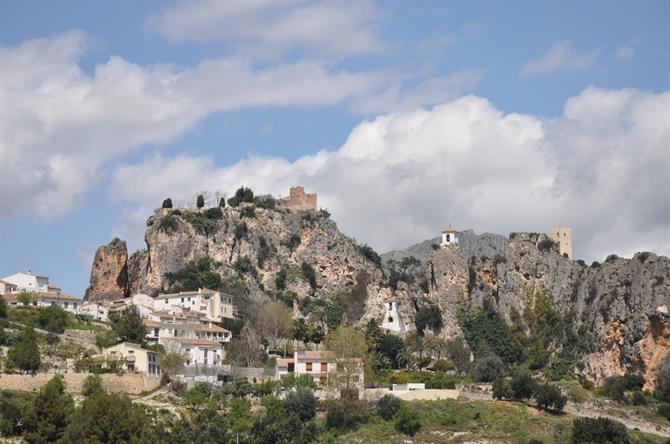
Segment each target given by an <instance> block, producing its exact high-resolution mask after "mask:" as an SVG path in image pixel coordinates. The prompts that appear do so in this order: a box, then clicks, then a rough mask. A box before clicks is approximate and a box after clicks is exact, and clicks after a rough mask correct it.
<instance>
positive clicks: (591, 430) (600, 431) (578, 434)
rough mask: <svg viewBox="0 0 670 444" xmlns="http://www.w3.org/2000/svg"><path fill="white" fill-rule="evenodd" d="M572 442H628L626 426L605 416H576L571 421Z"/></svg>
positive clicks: (621, 443) (618, 443)
mask: <svg viewBox="0 0 670 444" xmlns="http://www.w3.org/2000/svg"><path fill="white" fill-rule="evenodd" d="M572 442H573V443H575V444H577V443H617V444H624V443H625V444H627V443H630V442H631V441H630V437H629V436H628V431H627V430H626V426H625V425H623V424H621V423H620V422H618V421H613V420H611V419H607V418H595V419H594V418H577V419H575V420H574V421H573V423H572Z"/></svg>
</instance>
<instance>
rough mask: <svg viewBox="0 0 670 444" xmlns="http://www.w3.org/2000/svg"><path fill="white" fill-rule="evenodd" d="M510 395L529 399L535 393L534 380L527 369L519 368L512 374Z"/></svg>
mask: <svg viewBox="0 0 670 444" xmlns="http://www.w3.org/2000/svg"><path fill="white" fill-rule="evenodd" d="M510 384H511V386H512V395H513V396H514V399H529V398H531V397H532V396H533V394H534V393H535V380H534V379H533V375H532V374H531V373H530V371H529V370H526V369H519V370H517V371H516V372H515V373H514V374H513V375H512V381H511V383H510Z"/></svg>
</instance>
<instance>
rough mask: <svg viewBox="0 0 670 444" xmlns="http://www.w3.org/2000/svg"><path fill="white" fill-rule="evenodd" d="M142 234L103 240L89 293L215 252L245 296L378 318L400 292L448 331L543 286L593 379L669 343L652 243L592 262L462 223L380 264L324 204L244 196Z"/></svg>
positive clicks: (346, 317) (669, 272)
mask: <svg viewBox="0 0 670 444" xmlns="http://www.w3.org/2000/svg"><path fill="white" fill-rule="evenodd" d="M208 215H209V216H208ZM145 240H146V250H142V251H140V252H137V253H135V254H133V255H132V256H131V257H130V258H128V255H127V252H126V250H125V243H123V241H119V240H115V241H113V242H112V243H111V244H110V245H107V246H103V247H101V248H100V249H99V250H98V252H97V253H96V257H95V261H94V264H93V267H92V272H91V287H90V288H89V290H88V291H87V298H88V299H90V300H100V299H113V298H117V297H119V296H122V295H128V294H131V293H135V292H144V293H147V294H150V295H155V294H157V293H159V292H161V291H167V290H170V287H175V286H178V285H179V284H180V282H179V281H178V280H177V281H175V280H174V277H173V276H172V275H171V273H176V272H179V271H180V270H183V269H184V267H186V266H187V265H188V264H193V263H194V261H198V260H200V259H203V258H206V259H211V260H212V261H213V262H212V263H211V270H209V271H211V272H213V273H215V274H216V275H218V276H220V277H221V279H222V280H223V281H225V282H228V281H229V280H235V279H237V278H238V277H239V278H240V279H241V280H242V282H243V284H244V287H246V293H247V294H248V296H249V300H248V302H245V304H254V303H257V302H262V301H264V300H268V299H271V298H281V299H282V300H285V301H289V303H291V302H290V301H291V300H293V305H294V311H295V314H296V315H305V316H308V317H311V318H312V319H314V320H315V321H319V320H320V321H322V322H323V321H324V318H326V317H328V316H330V314H329V313H331V312H336V311H337V308H338V306H339V307H340V308H341V310H340V314H342V313H341V312H342V311H343V312H344V313H343V314H342V322H348V323H350V324H358V325H361V324H363V323H365V322H367V320H369V319H375V320H377V321H380V320H381V318H382V316H383V313H384V308H383V305H382V302H383V301H384V300H388V299H389V298H395V299H397V300H398V301H399V302H400V304H399V307H400V314H401V317H402V318H403V321H404V322H405V323H406V324H407V325H408V326H409V327H410V329H411V328H413V323H414V319H415V315H416V312H417V310H419V309H421V308H422V307H429V306H433V305H436V306H438V307H439V309H440V313H441V317H442V329H441V331H440V332H439V334H440V335H441V336H443V337H452V336H455V335H461V334H462V331H461V327H460V325H459V322H458V316H457V307H458V305H459V304H464V303H465V304H472V305H474V306H481V305H483V304H484V303H485V302H490V303H491V305H492V306H493V307H495V308H496V309H497V310H498V311H499V312H500V313H501V314H502V315H503V316H504V317H505V318H506V319H507V320H508V321H509V320H510V315H511V314H512V312H513V309H516V311H518V312H523V310H524V308H525V307H526V306H527V305H528V304H532V300H531V299H529V297H528V295H529V294H533V292H535V291H538V290H541V289H542V290H546V291H548V292H549V293H550V294H551V295H552V297H553V302H554V304H555V308H556V309H557V310H558V312H560V313H561V314H562V315H563V316H571V317H572V318H571V322H572V323H573V324H574V329H575V330H576V331H579V332H580V334H581V336H582V338H581V339H582V341H583V342H587V343H588V344H587V347H586V348H585V349H583V350H581V351H580V355H579V357H578V359H577V361H576V362H575V363H574V365H573V369H572V370H573V372H574V373H575V374H577V375H580V376H583V377H586V378H589V379H592V380H594V381H599V380H601V379H602V378H603V377H605V376H609V375H618V374H623V373H625V372H627V371H642V372H645V374H646V376H647V380H648V382H649V384H653V377H654V375H653V369H654V367H655V366H656V365H657V363H659V362H660V361H661V360H662V359H663V358H664V357H665V356H666V355H667V354H668V352H669V351H670V333H669V329H668V320H669V318H668V313H667V310H668V307H670V262H669V260H668V258H667V257H659V256H657V255H655V254H652V253H639V254H638V255H636V256H635V257H634V258H632V259H621V258H616V257H610V258H608V260H607V261H605V262H604V263H603V264H594V265H592V266H587V265H586V264H584V263H583V262H581V261H572V260H569V259H567V258H564V257H562V256H560V255H559V254H558V252H557V251H556V249H555V246H553V245H552V243H551V242H548V238H547V236H546V235H543V234H529V233H517V234H512V235H510V238H509V239H508V238H506V237H504V236H499V235H494V234H488V233H487V234H483V235H476V234H475V233H474V232H472V231H464V232H462V233H461V237H460V245H459V246H458V247H448V248H437V249H435V248H434V247H433V246H432V244H435V243H437V240H436V239H431V240H428V241H426V242H423V243H421V244H417V245H416V246H413V247H411V248H410V249H409V254H408V251H407V250H405V251H399V252H392V253H389V254H387V255H384V264H385V265H384V266H381V261H380V260H379V257H378V256H376V254H375V253H374V252H370V251H369V250H367V249H365V248H362V247H361V246H360V245H357V244H356V242H355V241H354V240H353V239H351V238H348V237H347V236H345V235H344V234H342V233H340V232H339V231H338V229H337V226H336V224H335V222H333V221H332V220H331V219H330V218H329V215H328V214H327V213H326V212H322V211H321V212H317V211H296V212H291V211H288V210H281V211H279V210H270V209H263V208H254V207H253V205H251V204H244V205H243V206H241V207H238V208H226V209H224V210H223V211H222V212H221V213H220V214H219V213H218V211H217V210H209V212H207V211H205V210H181V211H180V210H174V211H173V210H159V211H157V212H156V213H155V214H154V215H153V216H151V217H150V218H149V219H148V221H147V230H146V235H145ZM410 254H411V255H414V256H416V257H417V258H418V259H419V261H418V262H417V263H418V265H415V266H414V268H412V269H411V270H410V271H407V270H405V272H404V274H402V275H401V278H400V279H399V280H398V279H396V280H395V281H394V282H392V280H393V279H392V275H393V273H392V272H391V269H390V268H389V267H396V266H397V264H398V263H399V262H400V261H401V260H402V258H404V257H408V256H409V255H410ZM391 259H393V261H390V260H391ZM305 267H306V268H307V269H305ZM310 269H313V270H314V279H313V280H311V279H310V277H309V274H310V273H309V271H310ZM171 276H172V277H171ZM278 278H279V279H278ZM310 280H311V283H310ZM278 285H279V286H280V288H278ZM242 308H244V307H242ZM242 311H244V310H242ZM339 319H340V318H337V319H336V322H339ZM330 321H332V316H331V319H330ZM330 321H329V322H330ZM330 323H331V324H332V322H330ZM587 339H588V340H587Z"/></svg>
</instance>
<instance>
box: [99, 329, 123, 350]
mask: <svg viewBox="0 0 670 444" xmlns="http://www.w3.org/2000/svg"><path fill="white" fill-rule="evenodd" d="M118 343H119V335H117V334H116V332H114V331H105V332H102V333H98V334H97V335H95V345H96V346H97V347H98V348H99V349H100V350H101V351H102V349H103V348H107V347H111V346H113V345H116V344H118Z"/></svg>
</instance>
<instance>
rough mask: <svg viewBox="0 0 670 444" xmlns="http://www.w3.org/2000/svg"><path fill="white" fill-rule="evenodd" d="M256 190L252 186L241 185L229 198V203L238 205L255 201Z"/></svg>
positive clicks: (233, 205) (234, 205)
mask: <svg viewBox="0 0 670 444" xmlns="http://www.w3.org/2000/svg"><path fill="white" fill-rule="evenodd" d="M253 201H254V192H253V191H251V189H250V188H245V187H240V188H238V189H237V191H235V195H234V196H233V197H231V198H230V199H228V205H230V206H231V207H236V206H238V205H239V204H241V203H242V202H249V203H251V202H253Z"/></svg>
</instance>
